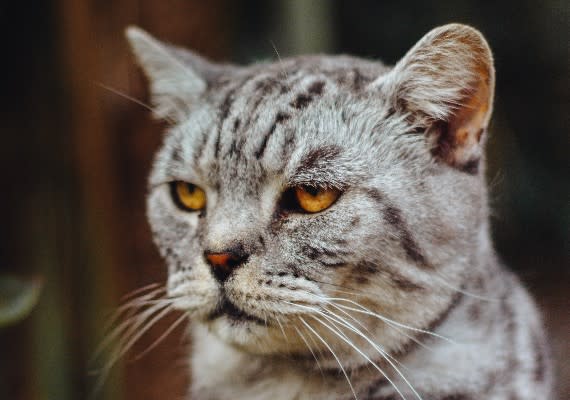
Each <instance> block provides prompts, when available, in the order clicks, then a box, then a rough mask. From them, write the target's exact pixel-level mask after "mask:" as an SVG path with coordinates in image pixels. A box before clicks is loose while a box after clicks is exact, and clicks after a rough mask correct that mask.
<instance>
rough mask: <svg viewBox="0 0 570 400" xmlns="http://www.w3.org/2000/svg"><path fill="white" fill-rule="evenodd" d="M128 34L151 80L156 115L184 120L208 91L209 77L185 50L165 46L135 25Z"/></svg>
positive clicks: (152, 100) (127, 31)
mask: <svg viewBox="0 0 570 400" xmlns="http://www.w3.org/2000/svg"><path fill="white" fill-rule="evenodd" d="M125 34H126V37H127V39H128V41H129V44H130V46H131V48H132V50H133V53H134V54H135V56H136V58H137V61H138V63H139V65H140V66H141V67H142V69H143V71H144V73H145V75H146V76H147V77H148V79H149V81H150V94H151V102H152V106H153V113H154V116H155V117H157V118H165V119H170V120H174V121H181V120H182V119H183V118H184V117H185V116H187V114H188V111H189V110H190V109H191V107H192V105H193V104H195V103H196V102H197V101H199V98H200V96H201V95H202V94H203V93H204V92H205V91H206V88H207V82H206V78H205V77H202V76H201V75H200V73H199V72H200V71H199V70H198V69H197V68H194V67H193V66H192V65H191V63H189V62H188V54H187V55H186V57H184V55H183V54H182V52H183V51H184V50H181V49H177V48H174V47H172V46H170V45H167V44H164V43H162V42H160V41H159V40H157V39H155V38H154V37H152V36H151V35H149V34H148V33H146V32H145V31H143V30H142V29H140V28H137V27H134V26H130V27H128V28H127V29H126V31H125ZM188 53H189V52H188ZM192 56H194V55H192ZM195 57H196V58H198V56H195ZM198 62H201V63H202V64H204V63H206V61H205V60H198Z"/></svg>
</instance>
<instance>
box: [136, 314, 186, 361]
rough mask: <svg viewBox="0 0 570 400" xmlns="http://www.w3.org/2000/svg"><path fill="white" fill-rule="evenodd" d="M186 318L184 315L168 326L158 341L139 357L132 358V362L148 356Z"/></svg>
mask: <svg viewBox="0 0 570 400" xmlns="http://www.w3.org/2000/svg"><path fill="white" fill-rule="evenodd" d="M186 317H187V315H186V314H182V315H181V316H180V318H178V319H177V320H176V321H174V323H173V324H172V325H170V327H169V328H168V329H167V330H166V331H164V333H163V334H162V335H160V337H159V338H158V339H156V340H155V341H154V342H153V343H152V344H151V345H150V346H149V347H147V348H146V349H145V350H144V351H143V352H142V353H140V354H139V355H137V356H136V357H135V358H133V360H132V361H137V360H140V359H141V358H143V357H144V356H145V355H146V354H148V353H149V352H150V351H151V350H152V349H154V348H155V347H156V346H158V345H159V344H160V343H161V342H162V341H163V340H164V338H166V337H167V336H168V335H169V334H170V333H171V332H172V331H173V330H174V329H176V327H177V326H179V325H180V324H181V323H182V321H184V319H185V318H186Z"/></svg>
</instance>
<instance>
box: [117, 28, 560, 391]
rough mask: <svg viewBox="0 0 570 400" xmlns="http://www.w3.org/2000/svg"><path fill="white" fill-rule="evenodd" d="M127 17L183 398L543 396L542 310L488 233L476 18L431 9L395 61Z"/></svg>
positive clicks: (487, 75) (484, 78) (546, 377)
mask: <svg viewBox="0 0 570 400" xmlns="http://www.w3.org/2000/svg"><path fill="white" fill-rule="evenodd" d="M126 35H127V38H128V41H129V42H130V45H131V47H132V49H133V52H134V54H135V56H136V58H137V60H138V62H139V64H140V66H141V67H142V69H143V71H144V72H145V74H146V76H147V77H148V79H149V82H150V96H151V100H152V105H153V111H154V114H155V116H156V117H158V118H161V119H164V120H167V121H168V122H169V123H170V127H169V128H168V130H167V132H166V135H165V138H164V144H163V145H162V147H161V148H160V150H159V151H158V153H157V154H156V158H155V160H154V164H153V167H152V171H151V174H150V178H149V195H148V211H147V215H148V219H149V222H150V226H151V230H152V233H153V238H154V241H155V243H156V245H157V247H158V249H159V251H160V254H161V256H162V257H163V258H164V260H165V261H166V264H167V266H168V280H167V285H166V287H167V298H168V299H169V301H170V302H171V304H172V305H173V307H175V308H177V309H180V310H182V311H183V312H184V313H185V314H186V315H188V316H189V317H190V319H191V320H192V324H191V335H192V338H193V350H192V354H191V355H190V356H189V357H191V370H192V373H191V374H192V385H191V389H190V391H189V394H188V396H189V397H188V398H190V399H194V400H202V399H230V398H231V399H235V400H240V399H247V400H254V399H279V400H287V399H311V400H319V399H323V400H325V399H327V400H330V399H334V400H336V399H338V400H341V399H342V400H345V399H352V398H354V399H360V400H372V399H374V400H388V399H424V400H428V399H430V400H444V399H445V400H452V399H453V400H460V399H461V400H467V399H470V400H472V399H497V400H499V399H505V400H507V399H508V400H512V399H518V400H523V399H529V400H530V399H533V400H536V399H548V398H550V396H551V392H550V391H551V386H552V378H551V365H550V358H549V352H548V346H547V341H546V337H545V333H544V330H543V327H542V323H541V319H540V316H539V313H538V311H537V308H536V306H535V304H534V302H533V300H532V299H531V298H530V297H529V295H528V293H527V291H526V290H525V289H524V288H523V286H522V285H521V283H520V282H519V280H518V279H517V278H516V277H515V276H514V275H513V274H512V273H511V272H509V271H508V270H506V269H505V268H504V267H503V266H502V265H501V263H500V261H499V260H498V258H497V256H496V254H495V252H494V250H493V246H492V242H491V239H490V233H489V206H488V202H487V189H486V185H485V155H484V146H485V141H486V139H487V126H488V123H489V119H490V116H491V111H492V106H493V96H494V85H495V72H494V65H493V57H492V54H491V51H490V49H489V46H488V44H487V42H486V40H485V39H484V38H483V36H482V35H481V33H480V32H478V31H477V30H476V29H474V28H471V27H469V26H465V25H461V24H449V25H445V26H442V27H438V28H436V29H434V30H432V31H430V32H429V33H427V34H426V35H425V36H424V37H423V38H422V39H421V40H420V41H419V42H418V43H417V44H416V45H415V46H414V47H413V48H412V49H411V50H410V51H409V52H408V53H407V54H406V55H405V56H404V57H403V58H402V59H401V60H400V61H399V62H397V63H396V64H395V65H394V66H393V67H388V66H385V65H384V64H382V63H380V62H378V61H366V60H363V59H359V58H355V57H350V56H327V55H309V56H300V57H294V58H287V59H283V60H278V61H276V62H274V63H269V62H266V63H257V64H253V65H250V66H243V67H241V66H235V65H231V64H217V63H213V62H210V61H208V60H206V59H205V58H203V57H201V56H199V55H197V54H194V53H192V52H190V51H188V50H184V49H181V48H178V47H175V46H172V45H168V44H164V43H162V42H160V41H159V40H157V39H155V38H153V37H151V36H150V35H149V34H148V33H146V32H144V31H142V30H141V29H139V28H137V27H129V28H128V29H127V31H126Z"/></svg>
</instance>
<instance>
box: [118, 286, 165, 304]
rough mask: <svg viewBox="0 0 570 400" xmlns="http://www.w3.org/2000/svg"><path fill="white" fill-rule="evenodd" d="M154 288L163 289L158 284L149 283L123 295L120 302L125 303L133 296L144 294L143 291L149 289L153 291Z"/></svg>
mask: <svg viewBox="0 0 570 400" xmlns="http://www.w3.org/2000/svg"><path fill="white" fill-rule="evenodd" d="M155 288H158V289H164V287H163V286H162V285H161V284H160V283H158V282H154V283H149V284H148V285H145V286H142V287H140V288H137V289H135V290H133V291H132V292H129V293H127V294H125V295H123V296H122V297H121V302H123V301H127V300H129V299H131V298H133V297H134V296H136V295H138V294H141V293H142V292H145V291H147V290H150V289H155Z"/></svg>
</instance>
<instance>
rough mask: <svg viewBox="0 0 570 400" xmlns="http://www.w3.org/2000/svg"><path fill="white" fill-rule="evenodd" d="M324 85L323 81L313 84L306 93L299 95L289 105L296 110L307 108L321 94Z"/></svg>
mask: <svg viewBox="0 0 570 400" xmlns="http://www.w3.org/2000/svg"><path fill="white" fill-rule="evenodd" d="M324 86H325V83H324V82H323V81H316V82H313V83H312V84H311V85H310V86H309V88H308V89H307V92H303V93H299V94H298V95H297V97H295V99H294V100H293V101H291V103H289V105H290V106H291V107H293V108H295V109H297V110H301V109H303V108H305V107H307V106H308V105H309V104H310V103H311V102H312V101H313V100H314V99H315V98H317V97H318V96H320V95H321V94H322V93H323V88H324Z"/></svg>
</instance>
